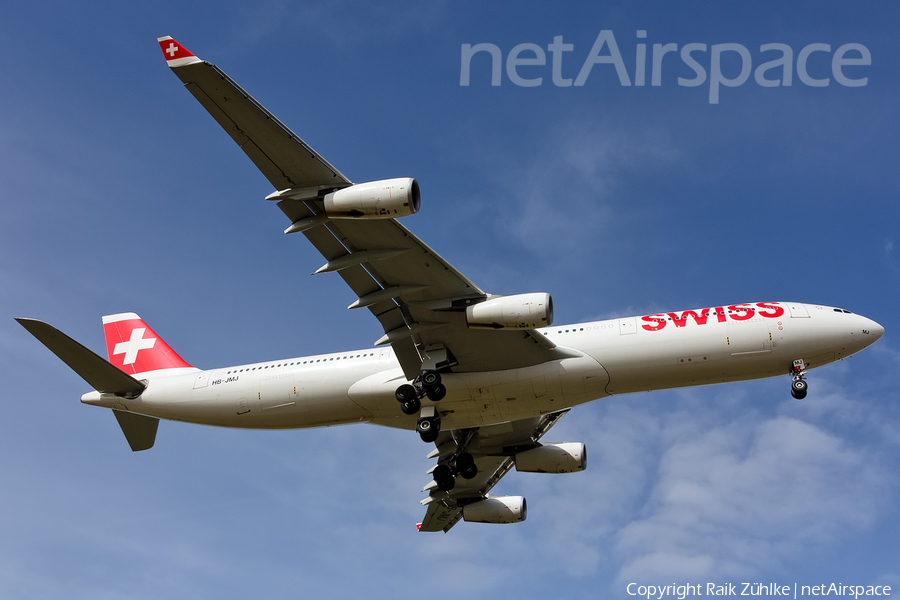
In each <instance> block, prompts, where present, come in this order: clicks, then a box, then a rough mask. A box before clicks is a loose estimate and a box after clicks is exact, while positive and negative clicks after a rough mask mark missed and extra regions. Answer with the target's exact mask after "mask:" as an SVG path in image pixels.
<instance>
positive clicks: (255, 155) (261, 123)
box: [159, 37, 568, 379]
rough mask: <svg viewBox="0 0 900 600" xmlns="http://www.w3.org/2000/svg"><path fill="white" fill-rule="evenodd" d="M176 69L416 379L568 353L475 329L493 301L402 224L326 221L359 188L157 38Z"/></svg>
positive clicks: (201, 65) (523, 334)
mask: <svg viewBox="0 0 900 600" xmlns="http://www.w3.org/2000/svg"><path fill="white" fill-rule="evenodd" d="M159 42H160V47H161V48H162V50H163V53H164V54H165V56H166V60H167V62H168V65H169V66H170V67H171V68H172V71H174V72H175V74H176V75H177V76H178V77H179V79H181V81H183V82H184V84H185V87H187V88H188V90H189V91H190V92H191V94H193V95H194V97H195V98H197V100H198V101H199V102H200V104H201V105H203V107H204V108H205V109H206V110H207V111H209V113H210V114H211V115H212V117H213V118H214V119H215V120H216V121H217V122H218V123H219V124H220V125H221V126H222V127H223V128H224V129H225V131H226V132H228V134H229V135H230V136H231V137H232V139H233V140H234V141H235V142H236V143H237V144H238V146H240V147H241V149H242V150H243V151H244V152H245V153H246V154H247V156H248V157H249V158H250V160H252V161H253V163H254V164H255V165H256V166H257V167H258V168H259V170H260V171H262V173H263V175H265V177H266V178H267V179H268V180H269V181H270V182H271V183H272V185H273V186H274V187H275V189H276V190H277V191H276V192H275V193H273V194H270V195H269V196H268V198H267V199H269V200H273V201H277V202H278V206H279V208H280V209H281V210H282V211H283V212H284V214H285V215H286V216H287V217H288V219H290V222H291V226H290V227H288V228H287V229H286V230H285V233H297V232H302V233H303V235H304V236H306V238H307V239H308V240H309V241H310V242H311V243H312V244H313V246H315V248H316V249H317V250H318V251H319V252H320V253H321V254H322V256H324V257H325V260H326V261H327V262H326V263H325V264H324V265H323V266H322V267H321V268H320V269H319V270H318V271H316V272H317V273H325V272H337V273H338V274H339V275H340V276H341V277H342V278H343V279H344V281H345V282H347V285H349V286H350V288H351V289H352V290H353V292H354V293H355V294H356V295H357V297H358V300H357V301H356V302H354V303H353V304H351V305H350V306H349V307H348V308H363V307H364V308H368V309H369V310H370V311H371V312H372V313H373V314H374V315H375V316H376V317H377V318H378V320H379V321H380V322H381V325H382V327H383V328H384V336H383V337H382V338H381V339H380V340H378V341H377V342H376V345H378V344H387V343H389V344H391V345H392V346H393V349H394V352H395V354H396V355H397V358H398V359H399V361H400V364H401V366H402V367H403V371H404V373H405V375H406V377H407V378H408V379H413V378H414V377H416V376H417V375H419V373H420V372H421V370H422V369H423V368H432V369H436V368H443V367H452V368H453V370H455V371H458V372H466V371H488V370H502V369H510V368H515V367H525V366H530V365H535V364H539V363H542V362H546V361H548V360H553V359H557V358H562V357H565V356H567V355H568V354H567V353H566V352H565V351H563V350H562V349H559V348H555V347H554V345H553V344H552V343H551V342H550V341H549V340H547V338H545V337H544V336H543V335H542V334H540V333H538V332H536V331H534V330H527V331H526V330H518V331H506V330H503V331H500V330H472V329H469V328H468V326H467V325H466V316H465V309H466V307H467V306H469V305H470V304H473V303H476V302H480V301H482V300H484V299H486V298H487V297H488V294H486V293H485V292H484V291H482V290H481V289H479V288H478V286H476V285H475V284H474V283H472V282H471V281H469V279H467V278H466V277H465V276H464V275H463V274H462V273H460V272H459V271H457V270H456V269H454V268H453V266H452V265H450V264H449V263H448V262H447V261H445V260H444V259H443V258H441V257H440V256H439V255H438V254H437V253H436V252H434V251H433V250H432V249H431V248H429V247H428V246H427V245H425V244H424V243H423V242H422V241H421V240H419V239H418V238H417V237H416V236H414V235H413V234H412V233H410V232H409V231H408V230H407V229H406V228H405V227H403V226H402V225H400V224H399V223H398V222H397V221H395V220H394V219H335V220H330V219H329V218H328V217H326V216H325V212H324V201H323V198H324V196H325V194H327V193H329V192H332V191H334V190H337V189H340V188H344V187H347V186H350V185H352V184H351V182H350V180H349V179H348V178H347V177H345V176H344V175H343V174H341V173H340V172H339V171H338V170H337V169H335V168H334V167H333V166H332V165H331V164H330V163H329V162H328V161H327V160H325V159H324V158H323V157H322V156H320V155H319V154H318V153H317V152H316V151H315V150H313V149H312V148H311V147H310V146H309V145H308V144H306V143H305V142H304V141H303V140H302V139H300V138H299V137H298V136H297V135H295V134H294V133H293V132H292V131H291V130H290V129H288V128H287V127H286V126H285V125H284V124H282V123H281V121H279V120H278V119H277V118H275V116H274V115H272V114H271V113H270V112H269V111H267V110H266V109H265V108H264V107H263V106H262V105H261V104H260V103H259V102H257V101H256V100H254V99H253V98H252V97H251V96H250V95H249V94H247V93H246V92H245V91H244V90H243V89H241V87H240V86H238V85H237V84H236V83H235V82H234V81H232V80H231V79H230V78H229V77H228V76H227V75H226V74H225V73H224V72H222V71H221V70H220V69H219V68H218V67H216V66H215V65H212V64H210V63H208V62H204V61H202V60H200V59H199V58H197V57H196V56H194V55H193V54H192V53H190V52H189V51H187V50H186V49H185V48H184V47H183V46H181V45H180V44H179V43H178V42H176V41H175V40H173V39H172V38H170V37H163V38H159Z"/></svg>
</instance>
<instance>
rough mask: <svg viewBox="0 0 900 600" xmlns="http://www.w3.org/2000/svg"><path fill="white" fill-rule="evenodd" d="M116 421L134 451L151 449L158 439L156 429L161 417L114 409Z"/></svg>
mask: <svg viewBox="0 0 900 600" xmlns="http://www.w3.org/2000/svg"><path fill="white" fill-rule="evenodd" d="M113 414H114V415H116V421H118V422H119V427H121V428H122V433H124V434H125V439H126V440H128V445H129V446H131V449H132V450H133V451H134V452H140V451H141V450H149V449H150V448H152V447H153V443H154V442H155V441H156V429H157V428H158V427H159V419H157V418H156V417H145V416H144V415H138V414H135V413H130V412H125V411H121V410H115V409H113Z"/></svg>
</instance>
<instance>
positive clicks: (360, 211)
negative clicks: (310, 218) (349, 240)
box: [325, 177, 420, 219]
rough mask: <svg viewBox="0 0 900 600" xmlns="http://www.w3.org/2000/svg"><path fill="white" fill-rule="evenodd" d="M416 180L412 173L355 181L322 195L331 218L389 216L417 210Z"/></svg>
mask: <svg viewBox="0 0 900 600" xmlns="http://www.w3.org/2000/svg"><path fill="white" fill-rule="evenodd" d="M419 203H420V196H419V183H418V182H417V181H416V180H415V179H413V178H412V177H400V178H398V179H385V180H383V181H370V182H369V183H358V184H356V185H351V186H350V187H347V188H343V189H341V190H338V191H336V192H332V193H330V194H328V195H326V196H325V214H326V215H328V217H329V218H332V219H392V218H394V217H405V216H408V215H412V214H415V213H417V212H419Z"/></svg>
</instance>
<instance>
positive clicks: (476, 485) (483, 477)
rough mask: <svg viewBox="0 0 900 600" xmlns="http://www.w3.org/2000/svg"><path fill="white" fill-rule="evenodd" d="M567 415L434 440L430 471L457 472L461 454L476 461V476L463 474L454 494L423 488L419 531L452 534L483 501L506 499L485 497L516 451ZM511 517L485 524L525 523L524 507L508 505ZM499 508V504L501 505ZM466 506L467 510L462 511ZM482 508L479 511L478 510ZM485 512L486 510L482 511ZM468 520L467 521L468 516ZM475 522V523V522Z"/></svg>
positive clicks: (451, 433)
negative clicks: (517, 510)
mask: <svg viewBox="0 0 900 600" xmlns="http://www.w3.org/2000/svg"><path fill="white" fill-rule="evenodd" d="M567 412H568V411H567V410H564V411H560V412H556V413H551V414H547V415H544V416H541V417H535V418H533V419H524V420H521V421H513V422H509V423H501V424H499V425H491V426H489V427H480V428H477V429H464V430H454V431H442V432H441V434H440V436H439V437H438V439H437V440H436V441H435V446H436V449H435V450H434V451H433V452H432V453H431V454H429V455H428V456H429V458H437V459H438V464H437V465H436V466H435V467H434V469H432V470H431V471H429V473H433V472H435V470H437V469H439V468H441V467H444V468H447V469H451V470H454V471H458V470H459V469H457V467H456V465H455V464H454V463H455V462H456V461H457V460H458V459H459V457H460V455H461V454H462V453H466V454H469V455H470V456H471V457H472V458H473V459H474V465H475V467H476V468H475V469H474V471H476V473H475V475H474V476H473V477H470V478H466V477H465V476H464V475H462V474H458V475H457V476H456V477H455V482H454V485H453V486H452V489H450V490H447V491H444V490H442V489H440V484H439V482H438V481H437V480H432V481H431V482H429V484H428V485H426V486H425V491H428V492H429V495H428V497H427V498H425V499H424V500H422V504H425V505H426V506H427V507H428V510H427V511H426V513H425V517H424V518H423V520H422V524H421V525H420V526H419V531H444V532H447V531H450V528H451V527H453V526H454V525H456V523H458V522H459V520H460V519H462V518H463V511H464V510H466V511H471V512H474V511H472V510H471V509H472V507H475V505H476V504H479V503H482V502H483V501H485V500H489V501H491V500H495V501H499V500H502V499H505V498H507V497H505V496H491V495H490V494H489V492H490V491H491V490H492V489H493V487H494V486H495V485H497V483H498V482H499V481H500V479H502V478H503V476H504V475H506V474H507V473H508V472H509V471H510V469H512V468H513V467H514V466H515V464H516V459H515V456H516V454H518V453H520V452H524V451H527V450H531V449H534V448H536V447H537V446H539V444H538V440H540V439H541V438H542V437H543V436H544V434H545V433H547V431H549V430H550V428H551V427H553V426H554V425H555V424H556V422H557V421H559V419H560V418H562V416H563V415H564V414H566V413H567ZM507 504H509V505H510V508H511V513H510V514H508V515H507V514H505V513H501V514H499V515H497V520H490V521H489V522H514V521H515V520H524V519H525V514H524V513H525V502H524V499H520V502H518V503H509V502H508V503H507ZM516 504H518V505H519V506H521V509H520V512H521V514H518V515H517V514H515V507H516ZM499 506H500V507H501V508H502V504H499ZM466 507H470V508H466ZM479 508H480V507H479ZM482 512H484V511H482ZM466 518H467V520H470V517H469V516H467V517H466ZM476 520H477V519H476Z"/></svg>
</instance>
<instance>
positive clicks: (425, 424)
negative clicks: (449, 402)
mask: <svg viewBox="0 0 900 600" xmlns="http://www.w3.org/2000/svg"><path fill="white" fill-rule="evenodd" d="M446 395H447V388H445V387H444V384H443V383H441V374H440V373H438V372H437V371H425V372H424V373H422V374H421V375H420V376H419V377H416V379H415V380H414V381H413V382H412V383H411V384H409V383H405V384H403V385H401V386H400V387H398V388H397V391H396V392H394V396H395V397H396V398H397V402H399V403H400V410H402V411H403V414H405V415H414V414H416V413H417V412H419V411H420V410H421V408H422V398H423V397H427V398H428V399H429V400H431V401H432V402H439V401H440V400H442V399H443V398H444V396H446ZM416 431H418V432H419V437H421V438H422V441H423V442H428V443H431V442H433V441H435V440H436V439H437V436H438V433H440V431H441V420H440V417H438V416H437V415H436V414H435V415H433V416H424V415H423V416H422V418H420V419H419V422H418V423H417V424H416Z"/></svg>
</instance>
